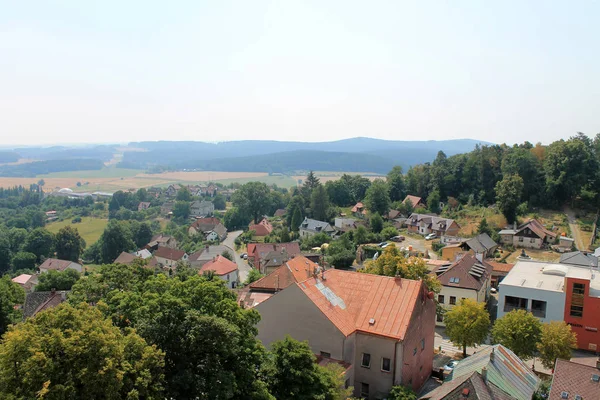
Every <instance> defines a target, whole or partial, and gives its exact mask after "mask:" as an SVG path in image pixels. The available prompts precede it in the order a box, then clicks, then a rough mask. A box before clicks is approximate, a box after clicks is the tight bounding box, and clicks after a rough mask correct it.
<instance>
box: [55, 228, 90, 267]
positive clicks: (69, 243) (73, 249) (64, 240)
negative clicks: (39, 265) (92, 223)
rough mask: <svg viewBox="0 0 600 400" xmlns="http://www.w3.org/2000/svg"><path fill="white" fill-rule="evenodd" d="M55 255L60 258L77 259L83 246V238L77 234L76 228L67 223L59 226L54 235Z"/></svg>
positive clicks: (75, 260) (76, 260)
mask: <svg viewBox="0 0 600 400" xmlns="http://www.w3.org/2000/svg"><path fill="white" fill-rule="evenodd" d="M54 246H55V249H56V257H58V258H59V259H61V260H71V261H74V262H78V261H79V256H80V255H81V254H82V253H83V249H84V248H85V240H83V238H82V237H81V236H79V231H78V230H77V228H73V227H71V226H69V225H67V226H65V227H63V228H60V230H59V231H58V232H57V233H56V236H55V245H54Z"/></svg>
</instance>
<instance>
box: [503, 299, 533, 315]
mask: <svg viewBox="0 0 600 400" xmlns="http://www.w3.org/2000/svg"><path fill="white" fill-rule="evenodd" d="M528 303H529V299H524V298H522V297H513V296H506V297H505V298H504V312H511V311H512V310H527V304H528Z"/></svg>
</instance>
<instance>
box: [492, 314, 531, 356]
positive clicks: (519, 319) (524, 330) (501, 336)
mask: <svg viewBox="0 0 600 400" xmlns="http://www.w3.org/2000/svg"><path fill="white" fill-rule="evenodd" d="M541 334H542V324H541V323H540V320H539V319H537V318H536V317H535V316H534V315H533V314H532V313H530V312H527V311H525V310H513V311H511V312H509V313H508V314H506V315H504V316H503V317H502V318H500V319H498V320H497V321H496V323H495V324H494V327H493V328H492V338H493V340H494V342H495V343H500V344H501V345H503V346H506V347H508V348H509V349H511V350H512V351H513V352H514V353H515V354H516V355H517V356H518V357H519V358H520V359H522V360H529V359H530V358H533V356H534V355H535V353H536V351H537V347H536V346H537V344H538V342H539V341H540V337H541Z"/></svg>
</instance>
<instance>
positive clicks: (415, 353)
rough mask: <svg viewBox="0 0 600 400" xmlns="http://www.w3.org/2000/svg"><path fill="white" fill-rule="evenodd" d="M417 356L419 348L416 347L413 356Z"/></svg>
mask: <svg viewBox="0 0 600 400" xmlns="http://www.w3.org/2000/svg"><path fill="white" fill-rule="evenodd" d="M416 355H417V348H416V347H415V348H414V349H413V356H416Z"/></svg>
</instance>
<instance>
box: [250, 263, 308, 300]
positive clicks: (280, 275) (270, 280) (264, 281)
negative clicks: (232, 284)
mask: <svg viewBox="0 0 600 400" xmlns="http://www.w3.org/2000/svg"><path fill="white" fill-rule="evenodd" d="M316 268H317V264H315V263H314V262H312V261H310V260H309V259H308V258H306V257H304V256H302V255H298V256H296V257H294V258H292V259H291V260H288V261H287V262H286V263H285V264H283V265H282V266H281V267H279V268H277V269H276V270H275V271H273V272H271V273H270V274H269V275H267V276H265V277H264V278H261V279H259V280H257V281H256V282H254V283H252V284H251V285H250V289H255V290H265V291H267V290H268V291H278V290H283V289H285V288H286V287H288V286H290V285H292V284H294V283H297V282H301V281H303V280H306V279H308V277H310V275H311V274H312V273H313V272H314V270H315V269H316Z"/></svg>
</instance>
